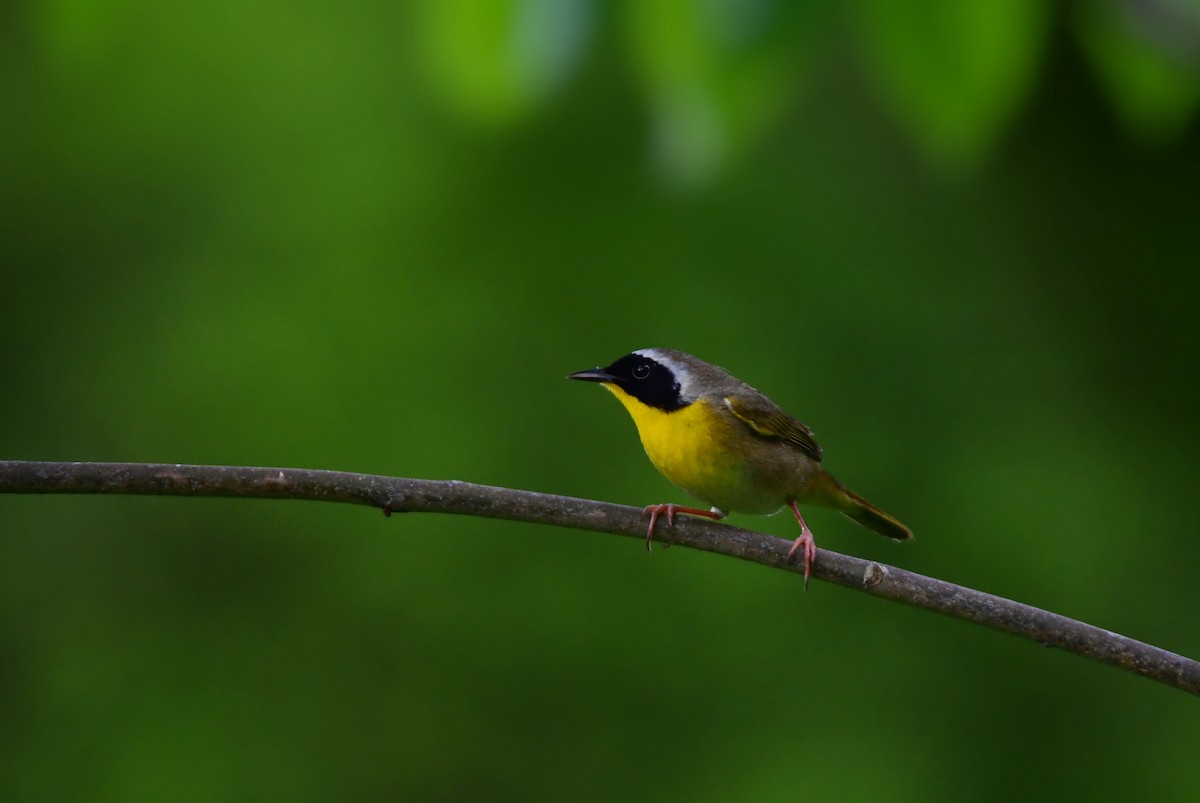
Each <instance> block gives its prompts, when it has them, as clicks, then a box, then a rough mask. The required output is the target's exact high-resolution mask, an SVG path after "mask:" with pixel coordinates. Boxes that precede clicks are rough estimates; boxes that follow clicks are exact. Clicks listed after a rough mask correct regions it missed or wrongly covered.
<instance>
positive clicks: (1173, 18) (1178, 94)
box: [1074, 2, 1200, 145]
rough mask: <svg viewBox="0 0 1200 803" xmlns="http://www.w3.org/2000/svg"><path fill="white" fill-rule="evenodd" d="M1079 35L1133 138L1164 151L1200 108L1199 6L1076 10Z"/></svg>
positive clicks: (1160, 4) (1099, 5) (1171, 4)
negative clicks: (1159, 147) (1199, 103)
mask: <svg viewBox="0 0 1200 803" xmlns="http://www.w3.org/2000/svg"><path fill="white" fill-rule="evenodd" d="M1075 11H1076V13H1075V17H1074V22H1075V31H1076V33H1077V34H1078V36H1079V40H1080V42H1081V43H1082V45H1083V50H1084V52H1085V53H1086V54H1087V56H1088V59H1089V60H1090V61H1091V64H1092V66H1093V68H1094V69H1095V72H1096V76H1097V78H1098V79H1099V81H1100V84H1101V86H1102V87H1103V88H1104V91H1105V92H1106V93H1107V94H1108V97H1109V99H1110V100H1111V102H1112V104H1113V106H1114V107H1115V108H1116V111H1117V114H1118V115H1119V117H1120V119H1121V122H1122V124H1123V125H1124V126H1125V128H1126V130H1127V131H1128V132H1129V134H1130V136H1132V137H1133V138H1134V139H1136V140H1137V141H1139V142H1142V143H1144V144H1150V145H1156V144H1163V143H1165V142H1168V141H1170V140H1173V139H1175V138H1177V137H1178V136H1179V135H1180V134H1182V133H1183V132H1184V130H1185V129H1186V128H1187V125H1188V123H1189V122H1190V121H1191V120H1192V117H1193V116H1194V114H1195V112H1196V106H1197V103H1198V102H1200V7H1198V6H1197V5H1196V4H1188V3H1186V2H1156V3H1144V4H1138V5H1137V6H1134V5H1132V4H1131V5H1128V6H1119V5H1118V4H1116V3H1111V2H1104V3H1099V2H1088V3H1077V4H1076V5H1075Z"/></svg>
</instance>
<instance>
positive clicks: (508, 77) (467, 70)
mask: <svg viewBox="0 0 1200 803" xmlns="http://www.w3.org/2000/svg"><path fill="white" fill-rule="evenodd" d="M593 16H594V12H593V8H592V3H591V2H590V0H426V1H425V2H424V3H422V5H421V7H420V13H419V14H418V16H417V26H418V31H417V37H416V38H417V41H418V42H419V43H420V45H421V47H422V49H423V52H422V57H423V59H424V68H425V72H426V77H427V78H428V80H429V81H430V83H431V84H432V85H433V86H434V87H435V89H436V90H437V92H438V94H439V96H440V97H441V99H442V100H444V101H445V102H446V103H447V104H448V105H450V106H451V107H453V108H454V109H455V110H456V111H458V112H459V113H461V114H463V115H464V116H466V117H468V118H471V119H473V120H475V121H477V122H481V123H487V124H497V123H501V124H502V123H509V122H512V121H514V120H517V119H520V118H522V117H524V116H525V115H527V114H528V113H530V112H531V111H533V110H534V109H536V108H537V107H538V105H539V104H541V103H542V102H544V101H545V100H546V98H547V97H549V96H550V95H551V94H552V93H553V92H554V91H555V90H557V89H558V88H559V87H561V86H562V85H563V83H564V82H565V81H566V80H567V78H568V77H570V75H571V73H572V71H573V70H574V69H575V67H576V66H577V65H578V63H579V60H580V58H581V56H582V54H583V51H584V48H585V47H586V45H587V43H588V40H589V39H590V36H591V33H592V28H593Z"/></svg>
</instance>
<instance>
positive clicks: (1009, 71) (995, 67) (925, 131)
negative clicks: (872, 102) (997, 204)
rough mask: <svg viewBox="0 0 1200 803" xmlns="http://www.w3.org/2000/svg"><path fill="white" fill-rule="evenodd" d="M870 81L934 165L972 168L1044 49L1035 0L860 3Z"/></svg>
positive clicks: (1041, 10) (1040, 5) (1043, 19)
mask: <svg viewBox="0 0 1200 803" xmlns="http://www.w3.org/2000/svg"><path fill="white" fill-rule="evenodd" d="M857 10H858V16H857V19H858V22H859V28H860V36H861V38H862V41H863V47H864V51H865V52H864V55H865V58H866V61H867V64H868V66H869V68H870V69H871V71H872V73H873V77H874V80H875V82H876V83H877V84H878V85H879V87H880V88H881V89H882V90H883V92H884V94H885V95H886V98H887V101H888V102H889V103H890V104H891V106H892V107H893V109H894V110H895V112H896V114H897V115H898V116H899V117H900V119H901V121H902V122H903V123H904V124H905V125H906V126H907V127H908V128H909V129H910V130H911V131H912V133H913V134H914V135H915V136H916V138H917V140H918V141H919V142H920V144H921V145H922V146H923V148H924V149H925V151H926V152H927V153H928V155H929V156H930V157H931V158H932V159H933V161H934V162H936V163H938V164H940V165H941V166H942V167H944V168H947V169H951V170H955V171H961V170H970V169H971V168H972V167H974V166H975V165H977V164H978V163H979V161H980V160H981V159H982V158H983V157H985V156H986V155H987V153H988V151H989V150H991V148H992V147H993V146H994V145H995V142H996V141H997V139H998V138H999V136H1000V134H1001V133H1002V132H1003V130H1004V128H1005V126H1006V125H1008V123H1009V122H1010V120H1011V119H1012V117H1013V115H1014V114H1015V113H1016V111H1017V109H1018V107H1019V106H1020V104H1021V101H1022V100H1023V99H1024V98H1025V96H1026V94H1027V93H1028V92H1029V89H1030V86H1031V84H1032V81H1033V78H1034V74H1035V68H1036V67H1037V64H1038V61H1039V59H1040V57H1041V54H1042V51H1043V49H1044V45H1045V39H1046V30H1047V23H1048V15H1049V10H1050V6H1049V4H1047V3H1045V2H1043V0H970V2H962V0H914V2H908V3H879V2H870V0H867V1H865V2H859V3H858V4H857Z"/></svg>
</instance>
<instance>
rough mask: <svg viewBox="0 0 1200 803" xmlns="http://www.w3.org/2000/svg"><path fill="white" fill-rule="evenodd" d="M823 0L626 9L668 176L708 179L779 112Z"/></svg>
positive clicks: (684, 180) (655, 3) (665, 3)
mask: <svg viewBox="0 0 1200 803" xmlns="http://www.w3.org/2000/svg"><path fill="white" fill-rule="evenodd" d="M827 8H828V6H827V4H826V3H825V2H824V0H818V1H817V2H807V3H788V2H779V1H778V0H753V1H752V2H736V0H691V1H690V2H679V1H678V0H643V1H642V2H634V3H629V4H627V5H626V12H627V23H628V34H629V41H630V46H631V48H632V51H633V60H634V64H635V67H636V69H637V72H638V76H639V77H640V78H641V80H642V82H643V84H644V86H645V89H646V92H647V94H648V95H649V96H650V103H651V107H652V109H651V114H652V117H653V134H652V136H653V139H652V148H653V153H652V156H653V159H654V161H655V163H656V165H657V167H659V168H660V169H661V171H662V172H663V173H664V174H665V176H666V177H667V179H668V180H670V181H672V182H674V183H678V184H682V185H696V184H699V183H703V182H704V181H706V180H708V179H710V178H711V177H712V176H713V175H714V174H715V173H716V172H717V171H718V170H720V169H721V168H722V167H723V166H724V165H725V164H727V163H728V162H729V160H730V159H731V158H732V157H734V156H735V155H736V154H737V153H739V152H740V151H742V150H743V149H744V148H745V147H746V146H747V145H749V144H750V143H751V142H753V141H754V139H755V138H756V137H757V136H758V135H760V134H761V133H762V131H763V130H764V129H766V128H767V127H768V126H769V125H770V124H771V123H772V122H773V121H774V120H775V119H776V118H777V116H778V114H779V112H780V111H781V110H782V109H783V107H784V105H785V102H786V100H787V98H788V97H789V96H791V95H792V94H793V93H794V91H795V88H796V84H797V82H798V79H799V77H800V76H801V75H802V74H803V68H804V67H805V66H806V63H807V62H809V61H811V57H812V55H813V54H814V53H815V52H816V47H815V45H816V40H817V38H818V37H817V36H816V35H815V34H816V33H818V32H819V31H821V30H822V23H823V22H824V21H825V20H826V16H827V15H826V13H825V12H826V10H827Z"/></svg>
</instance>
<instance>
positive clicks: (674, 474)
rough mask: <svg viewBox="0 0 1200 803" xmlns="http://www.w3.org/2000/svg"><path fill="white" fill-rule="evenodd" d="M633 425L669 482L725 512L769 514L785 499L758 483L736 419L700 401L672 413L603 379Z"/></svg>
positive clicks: (648, 454) (649, 454) (643, 444)
mask: <svg viewBox="0 0 1200 803" xmlns="http://www.w3.org/2000/svg"><path fill="white" fill-rule="evenodd" d="M604 386H605V387H606V388H608V389H609V390H610V391H611V392H612V394H613V395H614V396H616V397H617V398H618V399H619V400H620V401H621V403H622V404H623V405H624V406H625V409H626V410H628V411H629V415H630V416H631V417H632V418H633V422H634V424H636V425H637V429H638V434H639V435H640V436H641V439H642V446H643V447H644V448H645V450H646V455H647V456H648V457H649V458H650V461H651V462H652V463H654V466H655V467H656V468H657V469H658V470H659V471H661V472H662V473H663V475H664V476H665V477H666V478H667V479H669V480H670V481H671V482H673V483H675V484H676V485H678V486H679V487H680V488H682V489H683V490H685V491H687V492H688V493H690V494H691V495H692V496H695V497H697V498H699V499H703V500H704V501H705V502H707V503H708V504H710V505H713V506H715V507H717V508H720V509H721V510H724V511H726V512H728V511H731V510H736V511H743V512H746V513H773V512H774V511H776V510H778V509H779V507H780V506H781V505H782V504H783V502H784V499H783V498H782V496H781V495H780V494H779V493H778V492H776V491H775V490H774V489H767V488H761V487H758V486H759V483H757V482H756V481H755V480H754V479H753V478H754V476H755V474H756V472H754V471H753V470H752V467H751V466H749V465H748V464H747V460H748V454H747V451H746V450H745V448H743V446H742V442H741V440H740V438H741V437H744V434H743V433H739V432H737V431H736V424H737V422H736V421H731V420H730V417H729V416H726V415H723V414H722V411H720V410H717V409H715V408H713V407H712V406H711V405H710V404H708V403H707V402H706V401H704V400H700V401H697V402H694V403H693V404H689V405H688V406H686V407H683V408H681V409H679V410H674V411H671V412H666V411H663V410H660V409H658V408H656V407H651V406H649V405H646V404H643V403H642V402H641V401H639V400H638V399H636V398H634V397H633V396H630V395H629V394H628V393H626V392H625V391H623V390H621V389H620V388H619V387H617V386H616V385H613V384H610V383H605V385H604Z"/></svg>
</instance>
